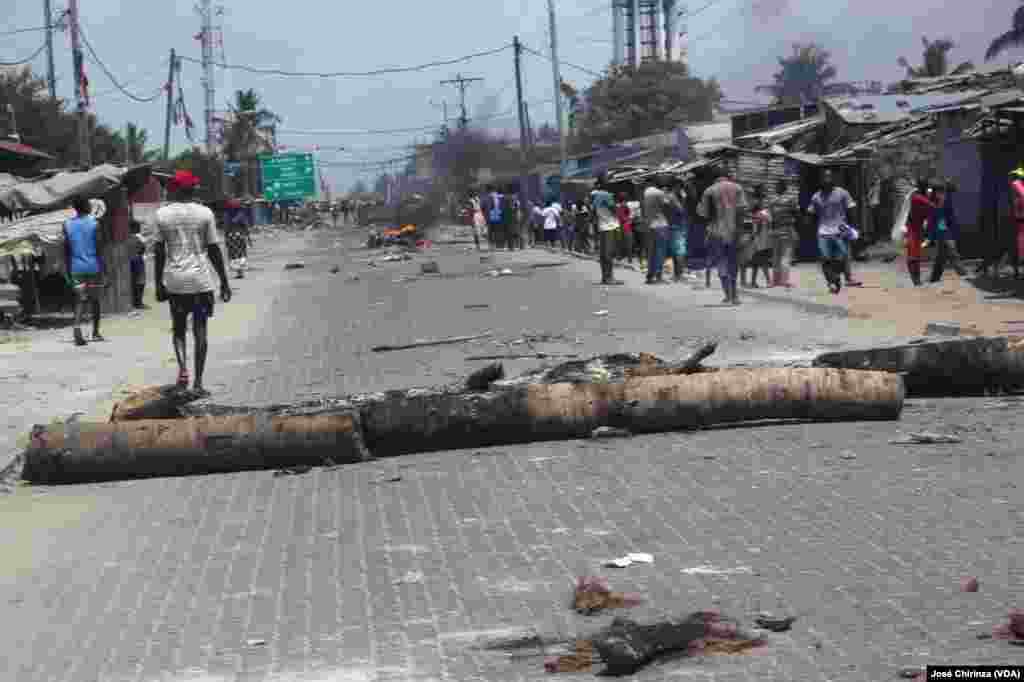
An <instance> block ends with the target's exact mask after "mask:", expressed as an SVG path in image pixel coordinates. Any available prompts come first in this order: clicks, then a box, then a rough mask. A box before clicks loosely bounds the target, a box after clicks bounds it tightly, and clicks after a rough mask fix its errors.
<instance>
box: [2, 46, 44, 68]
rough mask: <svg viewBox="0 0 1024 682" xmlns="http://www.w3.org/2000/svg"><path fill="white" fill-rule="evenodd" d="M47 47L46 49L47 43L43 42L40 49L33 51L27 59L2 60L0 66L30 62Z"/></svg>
mask: <svg viewBox="0 0 1024 682" xmlns="http://www.w3.org/2000/svg"><path fill="white" fill-rule="evenodd" d="M45 49H46V43H43V44H42V46H41V47H40V48H39V49H38V50H36V51H35V52H33V53H32V55H31V56H29V57H27V58H25V59H22V60H21V61H18V62H0V66H21V65H22V64H28V63H29V62H31V61H32V60H33V59H35V58H36V57H38V56H39V55H41V54H42V53H43V50H45Z"/></svg>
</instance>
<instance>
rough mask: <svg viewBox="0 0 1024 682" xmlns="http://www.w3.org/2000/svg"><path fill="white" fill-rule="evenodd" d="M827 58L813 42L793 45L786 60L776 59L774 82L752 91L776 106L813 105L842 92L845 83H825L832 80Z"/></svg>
mask: <svg viewBox="0 0 1024 682" xmlns="http://www.w3.org/2000/svg"><path fill="white" fill-rule="evenodd" d="M831 59H832V56H831V55H830V54H829V53H828V52H827V51H825V50H823V49H822V48H821V46H820V45H818V44H816V43H804V44H801V43H796V44H794V45H793V53H792V54H791V55H790V56H789V57H780V58H779V66H780V67H781V68H780V69H779V71H778V72H777V73H776V74H775V75H774V79H775V82H774V83H772V84H771V85H759V86H757V88H756V91H757V92H765V93H768V94H770V95H772V96H773V97H774V98H775V101H776V102H777V103H778V104H800V103H802V102H814V101H816V100H818V99H820V98H821V97H825V96H828V95H835V94H840V93H842V92H846V91H848V90H849V88H850V86H849V84H847V83H831V82H829V81H833V80H835V77H836V67H834V66H833V65H832V64H831Z"/></svg>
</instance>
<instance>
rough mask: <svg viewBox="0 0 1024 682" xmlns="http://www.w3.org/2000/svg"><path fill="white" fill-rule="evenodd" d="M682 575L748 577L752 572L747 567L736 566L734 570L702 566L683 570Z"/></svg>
mask: <svg viewBox="0 0 1024 682" xmlns="http://www.w3.org/2000/svg"><path fill="white" fill-rule="evenodd" d="M682 572H683V573H685V574H687V575H748V574H751V573H753V572H754V570H753V569H752V568H750V567H749V566H738V567H736V568H715V567H714V566H709V565H706V564H705V565H703V566H694V567H692V568H684V569H683V570H682Z"/></svg>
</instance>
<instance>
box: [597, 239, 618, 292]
mask: <svg viewBox="0 0 1024 682" xmlns="http://www.w3.org/2000/svg"><path fill="white" fill-rule="evenodd" d="M598 240H599V242H600V247H601V254H600V255H601V281H602V282H610V281H611V280H612V273H613V271H614V267H615V266H614V258H615V231H614V230H605V231H604V232H600V233H598Z"/></svg>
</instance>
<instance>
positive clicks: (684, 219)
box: [665, 180, 690, 284]
mask: <svg viewBox="0 0 1024 682" xmlns="http://www.w3.org/2000/svg"><path fill="white" fill-rule="evenodd" d="M665 193H666V198H667V200H668V202H667V203H666V207H667V208H668V212H669V216H668V218H669V227H668V255H669V257H670V258H671V259H672V278H673V279H674V280H675V282H676V284H678V283H679V282H682V281H683V280H684V279H685V278H686V237H687V233H688V231H689V229H690V224H689V223H690V221H689V216H687V214H686V192H685V191H684V190H683V184H682V182H680V181H678V180H676V181H673V182H671V183H670V184H668V185H666V187H665Z"/></svg>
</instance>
